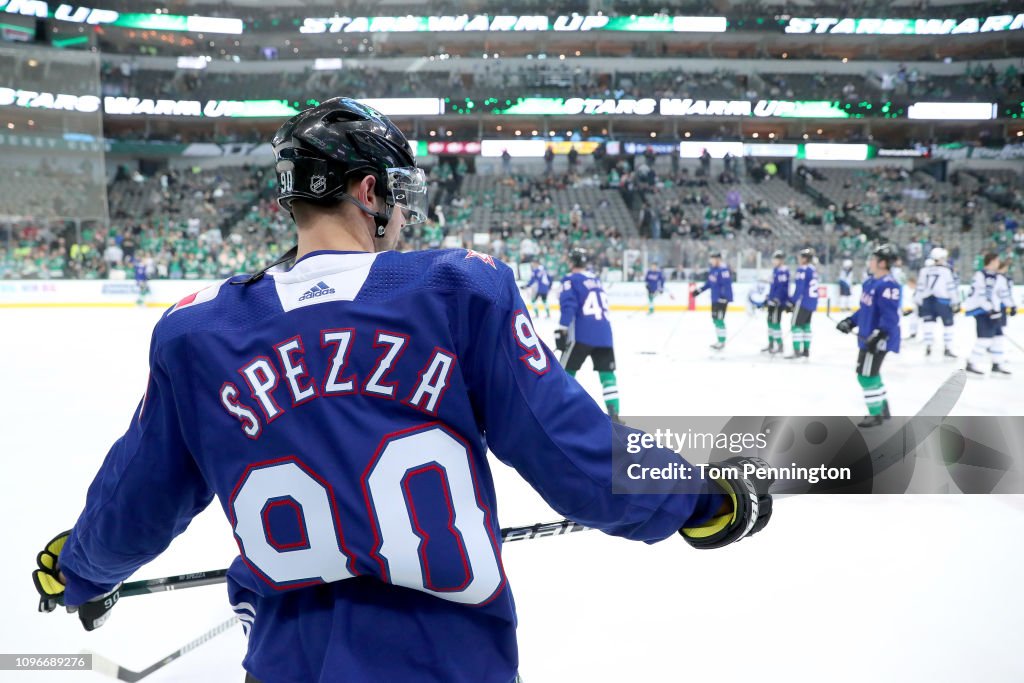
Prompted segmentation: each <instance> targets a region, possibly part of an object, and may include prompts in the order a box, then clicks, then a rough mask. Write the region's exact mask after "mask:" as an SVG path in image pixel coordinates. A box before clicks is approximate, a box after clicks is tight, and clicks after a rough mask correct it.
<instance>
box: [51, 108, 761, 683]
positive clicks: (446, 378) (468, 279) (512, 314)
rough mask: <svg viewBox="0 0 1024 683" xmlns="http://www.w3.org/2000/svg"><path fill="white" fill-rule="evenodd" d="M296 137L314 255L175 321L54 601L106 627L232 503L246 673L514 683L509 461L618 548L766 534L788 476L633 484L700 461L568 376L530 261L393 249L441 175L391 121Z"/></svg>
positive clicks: (294, 130) (68, 546) (157, 334)
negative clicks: (500, 501)
mask: <svg viewBox="0 0 1024 683" xmlns="http://www.w3.org/2000/svg"><path fill="white" fill-rule="evenodd" d="M273 146H274V151H275V154H276V156H277V166H276V173H277V178H278V181H279V183H278V191H279V202H280V204H281V206H282V208H284V209H285V210H287V211H289V212H290V213H291V214H292V216H293V218H294V219H295V221H296V224H297V232H298V245H297V247H296V248H295V249H294V250H292V251H291V252H289V254H287V255H286V257H285V258H282V259H281V260H280V263H278V264H277V265H275V266H274V267H272V268H269V269H265V270H263V271H261V272H259V273H256V274H254V275H251V276H236V277H232V278H229V279H227V280H225V281H223V282H221V283H218V284H217V285H214V286H211V287H209V288H207V289H204V290H202V291H200V292H197V293H196V294H193V295H191V296H189V297H186V298H185V299H183V300H182V301H181V302H179V303H178V304H177V305H175V306H174V307H172V308H171V309H169V310H168V311H167V312H166V313H165V314H164V315H163V317H162V318H161V319H160V321H159V322H158V323H157V325H156V328H155V329H154V332H153V338H152V345H151V349H150V354H149V362H150V377H149V381H148V384H147V387H146V392H145V395H144V396H143V400H142V401H141V402H140V404H139V406H138V408H137V409H136V411H135V414H134V415H133V416H132V419H131V422H130V424H129V425H128V429H127V431H126V432H125V434H124V436H123V437H122V438H121V439H119V440H118V441H117V442H116V443H115V444H114V445H113V446H112V448H111V449H110V452H109V453H108V454H107V456H106V458H105V459H104V461H103V463H102V465H101V466H100V469H99V472H98V473H97V475H96V477H95V479H94V481H93V483H92V485H91V486H90V488H89V492H88V495H87V497H86V501H85V509H84V510H83V511H82V513H81V515H80V516H79V518H78V521H77V522H76V523H75V525H74V527H73V528H72V529H71V530H70V531H69V532H64V533H61V534H59V535H57V536H56V537H55V538H54V539H52V540H51V541H50V542H48V543H47V544H46V545H45V547H44V549H43V551H42V552H40V553H39V555H38V556H37V558H36V564H37V567H36V569H35V570H34V571H33V574H32V576H33V582H34V584H35V588H36V590H37V591H38V592H39V595H40V604H39V607H40V610H41V611H52V610H53V609H55V608H56V606H57V605H58V603H59V602H60V601H63V602H64V604H65V605H67V606H69V607H73V608H74V609H77V613H78V616H79V618H80V620H81V622H82V624H83V625H84V626H85V628H87V629H89V630H92V629H94V628H97V627H99V626H100V625H102V624H103V623H104V622H105V621H107V619H108V617H109V616H110V614H111V610H112V609H113V608H114V606H116V604H117V598H118V595H119V593H118V586H119V584H120V582H121V581H123V580H124V579H126V578H127V577H129V576H131V575H132V573H133V572H135V570H136V569H138V568H139V567H141V566H142V565H143V564H145V563H147V562H149V561H151V560H152V559H153V558H155V557H157V556H158V555H159V554H160V553H161V552H163V551H164V550H165V549H166V548H167V546H168V545H169V544H170V542H171V540H172V539H173V538H174V537H175V536H177V535H178V534H180V533H181V532H182V531H184V530H185V528H186V527H187V526H188V524H189V522H190V521H191V519H192V518H193V517H194V516H195V515H196V514H198V513H199V512H200V511H202V510H203V509H204V508H206V507H207V506H208V505H209V504H210V503H211V502H212V501H213V499H214V498H215V497H216V499H217V505H218V506H219V507H220V508H221V510H222V511H223V512H224V514H225V517H226V518H227V519H228V520H229V522H230V525H231V528H232V531H233V534H234V537H235V540H236V542H237V545H238V552H239V557H237V558H236V559H235V561H234V562H233V563H232V565H231V567H230V569H229V571H228V576H227V579H228V597H229V600H230V602H231V604H232V606H233V608H234V611H235V613H236V614H237V615H238V618H239V620H240V621H241V622H242V627H243V630H244V632H245V633H246V635H247V636H248V647H247V654H246V656H245V659H244V661H243V665H244V667H245V669H246V670H247V672H248V678H247V680H248V681H257V680H259V681H264V682H265V683H316V682H319V683H334V682H340V681H343V682H344V683H371V682H373V683H379V682H380V681H401V682H402V683H417V682H430V683H441V682H445V683H511V682H512V681H513V680H514V679H515V678H516V676H517V669H518V652H517V645H516V634H515V628H516V615H515V607H514V603H513V599H512V593H511V590H510V588H509V586H508V580H507V578H506V576H505V573H504V570H503V569H502V564H501V543H500V540H499V539H500V530H499V527H498V520H497V508H496V500H495V492H494V486H493V483H492V478H491V473H490V466H489V464H488V459H487V458H486V453H487V449H488V448H489V449H490V450H491V451H493V452H494V454H495V455H496V456H497V457H498V458H500V459H501V460H503V461H504V462H505V463H507V464H509V465H511V466H512V467H514V468H515V469H516V470H517V471H518V472H519V473H520V474H521V475H522V476H523V477H524V478H525V479H526V480H527V481H528V482H529V483H530V484H531V485H532V486H533V487H534V488H535V489H536V490H537V491H538V492H539V493H540V495H541V496H543V497H544V499H545V500H546V501H547V502H548V503H549V504H550V505H552V506H553V507H554V509H555V510H557V511H559V513H561V514H564V515H566V516H568V517H570V518H572V519H574V520H576V521H577V522H579V523H581V524H584V525H587V526H592V527H596V528H599V529H602V530H603V531H605V532H607V533H609V534H614V535H618V536H622V537H626V538H630V539H635V540H641V541H645V542H654V541H658V540H661V539H664V538H667V537H668V536H672V535H674V534H675V533H676V532H677V531H681V535H682V536H683V538H684V539H685V540H686V541H687V542H688V543H689V544H691V545H692V546H694V547H697V548H713V547H721V546H722V545H725V544H728V543H731V542H734V541H737V540H740V539H742V538H744V537H746V536H749V535H750V534H752V533H756V532H757V531H759V530H760V529H761V528H763V526H764V525H765V524H766V523H767V522H768V519H769V517H770V511H771V497H770V496H769V495H768V494H767V493H766V491H767V488H766V487H767V485H768V484H769V483H770V480H767V482H766V481H764V480H761V479H759V478H758V476H757V475H758V474H760V475H763V474H765V473H764V472H758V473H756V474H754V475H751V478H750V479H749V480H748V479H742V478H739V477H738V476H737V477H736V478H733V475H737V472H738V471H741V470H739V469H726V470H725V474H727V475H729V478H728V479H722V480H716V481H709V480H706V479H702V478H695V479H693V480H686V481H680V482H678V484H679V486H678V487H676V490H678V491H679V492H681V493H688V494H691V495H665V494H633V495H613V494H612V484H611V478H612V466H611V462H612V457H613V455H615V454H619V453H622V454H623V455H622V457H629V458H631V459H632V460H633V461H640V462H642V466H645V467H646V466H651V467H668V466H670V465H675V466H678V465H679V463H680V459H679V456H678V455H677V454H676V453H675V452H673V451H671V450H668V449H643V448H640V452H639V453H636V454H635V455H629V452H627V451H625V448H626V444H627V443H628V442H629V443H631V442H632V441H635V439H634V438H632V437H631V435H634V436H639V433H638V432H636V430H631V429H630V428H628V427H625V426H622V425H617V424H612V423H611V422H610V421H609V419H608V417H607V416H606V415H605V414H604V413H603V411H601V409H600V408H599V407H598V406H597V405H596V404H595V403H594V401H592V400H591V399H590V397H589V396H588V395H587V394H586V392H585V391H583V389H582V388H581V387H580V386H579V384H578V383H577V382H576V381H575V380H573V379H572V378H571V377H569V376H568V375H567V374H566V373H565V372H564V371H563V370H562V368H561V367H560V366H559V365H558V363H557V361H556V359H555V357H554V356H553V354H552V353H551V352H550V351H549V350H548V349H547V347H546V346H545V345H544V344H543V343H542V342H541V340H540V338H539V337H538V336H537V334H536V331H535V330H534V327H533V323H532V322H531V320H530V317H529V315H528V314H527V308H526V305H525V303H524V302H523V300H522V297H521V296H520V294H519V290H518V288H517V287H516V282H515V278H514V275H513V273H512V270H511V269H510V268H508V267H507V266H506V265H504V264H503V263H501V262H499V261H495V260H493V259H492V258H491V257H489V256H487V255H484V254H479V253H476V252H473V251H465V250H461V249H459V250H431V251H425V252H415V253H408V254H403V253H398V252H395V251H392V249H393V248H394V246H395V244H396V243H397V241H398V238H399V235H400V233H401V230H402V228H403V227H404V225H405V224H406V223H407V222H417V221H420V220H423V219H424V218H425V216H426V208H427V204H426V196H427V195H426V190H427V184H426V182H425V178H424V175H423V173H422V171H421V170H420V169H417V168H416V167H415V159H414V158H413V156H412V155H411V153H410V152H409V149H408V143H407V141H406V140H405V137H404V136H403V135H402V133H401V132H400V131H399V130H398V128H396V127H395V126H394V125H393V124H392V123H391V122H390V121H388V120H387V119H386V118H384V117H383V116H381V115H380V114H379V113H377V112H376V111H374V110H373V109H370V108H369V107H367V106H365V105H362V104H360V103H358V102H356V101H354V100H348V99H333V100H328V101H326V102H323V103H321V104H320V105H318V106H316V107H313V108H311V109H307V110H305V111H303V112H301V113H300V114H298V115H296V116H295V117H293V118H292V119H290V120H289V121H288V122H287V123H286V124H285V125H284V126H282V128H281V129H280V130H279V131H278V133H277V135H276V136H275V137H274V141H273ZM288 257H291V258H292V259H294V265H293V266H292V267H291V268H289V269H285V268H284V263H285V262H287V261H288V260H289V259H288ZM641 443H642V442H641ZM731 461H732V459H730V460H727V461H726V462H727V463H730V464H732V463H731ZM744 461H745V462H751V461H752V459H749V458H748V459H744ZM758 462H760V461H758ZM49 510H50V512H53V511H54V510H53V504H52V503H50V504H49ZM108 628H110V627H109V626H108Z"/></svg>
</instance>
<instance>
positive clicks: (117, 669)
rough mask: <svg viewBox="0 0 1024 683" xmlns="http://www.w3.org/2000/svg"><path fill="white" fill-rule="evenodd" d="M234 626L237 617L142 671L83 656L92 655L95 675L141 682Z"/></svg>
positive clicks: (94, 654) (93, 656)
mask: <svg viewBox="0 0 1024 683" xmlns="http://www.w3.org/2000/svg"><path fill="white" fill-rule="evenodd" d="M236 624H238V619H237V617H231V618H230V619H228V620H227V621H224V622H222V623H220V624H218V625H216V626H214V627H213V628H211V629H210V630H209V631H207V632H206V633H204V634H203V635H201V636H199V637H198V638H196V639H194V640H191V641H189V642H188V643H186V644H185V645H182V646H181V647H180V648H178V649H177V650H175V651H174V652H172V653H171V654H169V655H167V656H166V657H164V658H163V659H161V660H160V661H158V662H156V663H154V664H150V665H149V666H147V667H146V668H145V669H143V670H141V671H132V670H131V669H127V668H125V667H123V666H121V665H120V664H118V663H116V662H114V661H111V660H109V659H107V658H106V657H104V656H103V655H100V654H96V653H95V652H92V651H90V650H84V651H83V654H91V655H92V670H93V671H96V672H97V673H101V674H104V675H106V676H111V677H113V678H116V679H118V680H121V681H138V680H141V679H143V678H145V677H146V676H148V675H150V674H151V673H153V672H154V671H156V670H158V669H162V668H163V667H165V666H167V665H168V664H170V663H171V662H173V661H174V660H176V659H179V658H181V657H182V656H183V655H186V654H188V653H189V652H191V651H192V650H194V649H196V648H197V647H199V646H200V645H202V644H203V643H206V642H207V641H210V640H213V639H214V638H216V637H217V636H219V635H220V634H221V633H224V632H225V631H227V630H228V629H230V628H231V627H232V626H235V625H236Z"/></svg>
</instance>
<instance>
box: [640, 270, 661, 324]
mask: <svg viewBox="0 0 1024 683" xmlns="http://www.w3.org/2000/svg"><path fill="white" fill-rule="evenodd" d="M644 284H645V285H646V286H647V314H648V315H651V314H652V313H654V297H655V296H657V295H658V294H661V293H662V292H664V291H665V274H664V273H662V272H661V266H659V265H658V264H657V263H652V264H651V267H650V269H649V270H648V271H647V274H646V275H645V276H644Z"/></svg>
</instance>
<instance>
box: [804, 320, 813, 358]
mask: <svg viewBox="0 0 1024 683" xmlns="http://www.w3.org/2000/svg"><path fill="white" fill-rule="evenodd" d="M810 351H811V326H810V324H807V325H804V353H810Z"/></svg>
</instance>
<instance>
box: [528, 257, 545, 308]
mask: <svg viewBox="0 0 1024 683" xmlns="http://www.w3.org/2000/svg"><path fill="white" fill-rule="evenodd" d="M532 265H533V272H532V273H531V274H530V281H529V282H527V283H526V287H527V288H528V289H530V288H532V289H533V297H531V298H532V301H531V303H532V304H533V315H534V316H536V317H537V318H539V317H540V304H544V316H545V317H547V318H550V317H551V309H550V308H549V307H548V292H550V291H551V276H550V275H548V271H547V268H545V267H544V265H543V264H542V263H540V262H539V261H534V262H533V264H532Z"/></svg>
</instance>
